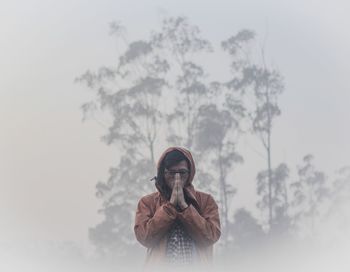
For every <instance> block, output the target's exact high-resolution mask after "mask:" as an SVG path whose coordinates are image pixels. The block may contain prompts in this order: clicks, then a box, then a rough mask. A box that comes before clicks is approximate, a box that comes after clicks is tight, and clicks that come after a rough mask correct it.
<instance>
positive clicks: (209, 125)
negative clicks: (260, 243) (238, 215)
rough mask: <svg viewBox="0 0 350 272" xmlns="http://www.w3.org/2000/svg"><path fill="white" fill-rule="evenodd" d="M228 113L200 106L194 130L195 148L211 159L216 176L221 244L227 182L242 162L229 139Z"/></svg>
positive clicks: (225, 220)
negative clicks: (231, 172) (218, 191)
mask: <svg viewBox="0 0 350 272" xmlns="http://www.w3.org/2000/svg"><path fill="white" fill-rule="evenodd" d="M235 121H236V120H235V119H234V118H233V116H232V115H231V113H230V112H229V111H228V110H225V109H223V110H219V109H218V108H217V106H216V105H215V104H209V105H203V106H201V108H200V109H199V118H198V125H197V128H196V134H195V135H196V138H195V139H196V149H197V150H202V151H203V154H205V156H207V159H208V158H211V162H212V165H214V166H215V167H214V169H217V170H216V171H215V172H216V173H217V175H216V176H218V177H219V188H220V193H219V196H220V204H221V205H220V206H221V209H220V211H221V218H222V229H223V231H222V234H223V235H222V241H223V243H224V245H225V244H226V243H227V242H228V235H227V234H228V228H229V213H228V212H229V200H230V199H231V198H232V197H233V195H234V194H235V193H236V189H235V188H234V187H233V186H232V184H230V183H229V182H228V181H227V176H228V174H229V172H230V170H232V167H233V165H234V163H242V162H243V157H242V156H241V155H240V154H238V153H237V151H236V147H235V146H236V145H235V142H234V141H232V140H231V137H230V136H231V134H232V130H234V129H235V128H236V127H235V125H236V124H237V123H236V122H235Z"/></svg>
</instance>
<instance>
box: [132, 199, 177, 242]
mask: <svg viewBox="0 0 350 272" xmlns="http://www.w3.org/2000/svg"><path fill="white" fill-rule="evenodd" d="M150 204H151V203H150V201H147V197H143V198H141V200H140V201H139V203H138V206H137V210H136V216H135V226H134V232H135V235H136V239H137V240H138V241H139V242H140V243H141V244H142V245H144V246H145V247H147V248H150V247H153V246H154V245H155V244H157V243H158V242H159V241H160V239H161V238H162V237H163V236H164V235H165V234H166V232H167V231H168V230H169V228H170V226H171V225H172V224H173V223H174V221H175V219H176V217H177V212H176V209H175V207H174V206H173V205H171V204H170V202H166V203H165V204H163V205H162V206H160V207H159V208H158V209H157V210H156V211H155V213H154V215H152V210H151V208H150Z"/></svg>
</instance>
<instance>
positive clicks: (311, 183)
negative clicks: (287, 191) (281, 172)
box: [290, 154, 330, 233]
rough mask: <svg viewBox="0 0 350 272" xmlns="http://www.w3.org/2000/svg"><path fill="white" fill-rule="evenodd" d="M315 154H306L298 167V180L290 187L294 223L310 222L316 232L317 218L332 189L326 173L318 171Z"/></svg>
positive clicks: (310, 228)
mask: <svg viewBox="0 0 350 272" xmlns="http://www.w3.org/2000/svg"><path fill="white" fill-rule="evenodd" d="M313 160H314V158H313V156H312V155H310V154H308V155H306V156H304V158H303V163H302V165H300V166H299V167H298V177H299V178H298V180H297V181H296V182H293V183H292V184H291V185H290V187H291V191H292V193H293V200H292V202H291V205H292V207H293V209H294V224H295V225H296V226H297V227H300V226H301V225H304V226H305V220H307V222H309V230H311V233H313V232H314V228H315V220H316V217H317V216H319V211H320V206H321V204H322V202H323V201H324V200H325V198H328V197H329V194H330V191H329V188H327V186H326V175H325V174H324V173H323V172H322V171H318V170H317V169H316V167H315V165H314V164H313Z"/></svg>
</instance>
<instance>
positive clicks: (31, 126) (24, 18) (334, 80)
mask: <svg viewBox="0 0 350 272" xmlns="http://www.w3.org/2000/svg"><path fill="white" fill-rule="evenodd" d="M320 2H322V3H320ZM349 8H350V5H349V4H348V2H347V1H340V0H336V1H334V0H333V1H311V0H309V1H301V0H296V1H281V0H279V1H277V0H269V1H260V0H256V1H249V0H244V1H243V0H242V1H203V0H201V1H188V0H177V1H167V0H157V1H134V0H128V1H117V0H113V1H112V0H111V1H107V0H99V1H83V0H76V1H52V0H51V1H49V0H42V1H39V0H37V1H34V0H27V1H13V0H12V1H5V0H0V125H1V133H0V214H1V216H0V230H1V231H0V242H2V241H23V240H74V241H78V242H86V241H87V228H88V227H91V226H94V225H95V224H96V223H98V222H99V221H100V217H99V216H98V215H97V209H98V208H99V204H100V203H99V202H98V201H97V200H96V198H95V196H94V194H95V188H94V186H95V184H96V182H97V181H98V180H104V179H105V178H106V177H107V171H108V168H109V166H111V165H113V164H114V163H115V162H116V160H117V158H118V154H117V152H116V150H115V148H113V147H107V146H105V145H104V144H103V143H101V142H100V140H99V138H100V136H102V134H103V133H104V128H103V127H101V126H99V125H98V124H97V123H96V122H93V121H90V122H87V123H82V122H81V119H82V113H81V111H80V108H79V107H80V105H81V104H82V103H84V102H86V101H88V100H90V99H91V98H92V96H91V93H89V92H88V91H87V90H86V89H85V88H84V87H83V86H80V85H77V84H74V82H73V81H74V78H75V77H76V76H79V75H80V74H82V73H83V72H84V71H85V70H87V69H92V70H93V69H97V68H98V67H99V66H101V65H111V64H113V63H116V59H117V54H116V48H117V45H116V42H115V40H114V39H113V38H112V37H111V36H109V35H108V31H109V29H108V24H109V23H110V22H111V21H115V20H117V21H121V22H122V23H123V24H124V25H125V26H126V27H127V29H128V36H129V39H130V40H132V39H136V38H144V37H147V35H148V33H149V31H150V30H151V29H156V28H157V27H158V26H159V24H160V22H161V19H162V18H163V17H164V16H178V15H184V16H187V17H188V18H189V19H190V22H192V23H194V24H197V25H198V26H199V27H200V28H201V30H202V32H203V35H204V36H205V37H207V38H208V39H209V40H210V41H213V42H216V43H219V42H220V41H221V40H223V39H226V38H228V37H229V36H230V35H232V34H235V33H236V32H237V31H239V30H241V29H243V28H248V29H252V30H254V31H255V32H256V33H257V34H258V41H263V38H264V37H265V36H266V37H267V44H266V45H267V54H268V56H267V59H268V62H269V64H271V65H272V66H273V67H275V68H277V69H279V70H280V72H281V73H282V74H283V76H284V78H285V83H286V89H285V93H284V94H283V96H282V97H281V100H280V101H281V104H280V105H281V109H282V115H281V117H280V118H279V119H278V121H277V122H276V123H275V127H274V134H273V137H274V139H275V140H276V141H275V143H274V150H273V152H274V153H273V154H274V161H275V162H281V161H285V162H287V163H288V164H290V166H291V167H292V169H293V167H295V165H296V164H297V163H298V162H300V161H301V159H302V157H303V156H304V155H305V154H307V153H312V154H314V155H315V157H316V164H317V165H318V166H319V167H320V168H321V169H322V170H325V171H326V172H328V173H330V174H332V171H334V170H336V169H337V168H339V167H341V166H343V165H346V164H347V165H349V164H350V160H349V152H350V145H349V143H348V139H350V126H349V116H350V89H349V85H350V83H349V74H348V72H349V71H350V69H349V68H350V67H349V66H350V64H349V63H350V62H349V60H350V32H349V30H348V27H349V25H350V17H349V16H348V11H349V10H350V9H349ZM218 66H219V65H218ZM225 68H226V67H225ZM217 69H218V71H220V70H219V69H220V67H217ZM163 148H164V147H158V149H157V152H158V153H157V155H159V152H161V151H162V149H163ZM241 148H242V149H241V153H242V154H243V155H245V161H246V163H245V164H244V165H243V166H242V167H240V168H238V169H237V173H236V175H235V178H236V179H237V184H240V185H242V184H243V183H249V184H250V185H249V186H250V187H249V186H248V185H247V186H246V187H245V188H248V189H247V191H246V192H244V191H243V192H241V193H240V194H238V196H237V199H236V200H235V201H234V203H233V205H235V206H237V207H238V206H242V205H243V204H244V203H248V202H249V201H250V200H249V197H250V195H249V194H251V195H253V194H254V193H255V191H254V190H255V189H254V186H255V183H254V175H255V173H256V171H257V170H258V169H259V167H260V166H263V163H264V161H263V160H262V159H259V158H258V157H257V156H256V153H255V152H254V150H259V148H260V150H261V147H260V146H259V144H258V143H257V142H249V141H246V142H244V143H242V144H241ZM259 160H260V161H259ZM248 191H249V192H250V193H249V192H248Z"/></svg>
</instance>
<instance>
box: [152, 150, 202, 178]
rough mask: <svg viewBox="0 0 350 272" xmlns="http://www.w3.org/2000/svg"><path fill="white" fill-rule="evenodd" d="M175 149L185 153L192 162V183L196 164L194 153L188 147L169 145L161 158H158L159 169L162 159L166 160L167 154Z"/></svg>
mask: <svg viewBox="0 0 350 272" xmlns="http://www.w3.org/2000/svg"><path fill="white" fill-rule="evenodd" d="M173 150H178V151H180V152H181V153H182V154H184V155H185V157H186V158H187V159H188V160H189V162H190V176H189V178H188V185H191V184H192V181H193V178H194V175H195V174H196V166H195V164H194V160H193V158H192V154H191V152H190V151H188V150H187V149H185V148H183V147H176V146H173V147H169V148H168V149H167V150H165V151H164V152H163V154H162V155H161V156H160V158H159V160H158V164H157V171H158V170H159V168H160V165H161V164H162V161H163V160H164V158H165V156H166V155H167V154H168V153H169V152H171V151H173Z"/></svg>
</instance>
